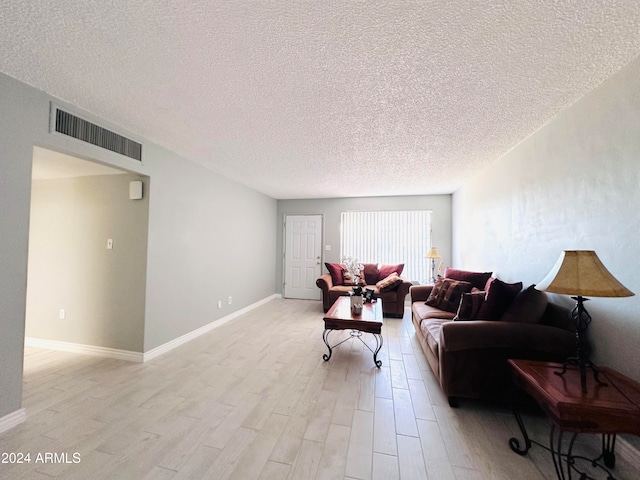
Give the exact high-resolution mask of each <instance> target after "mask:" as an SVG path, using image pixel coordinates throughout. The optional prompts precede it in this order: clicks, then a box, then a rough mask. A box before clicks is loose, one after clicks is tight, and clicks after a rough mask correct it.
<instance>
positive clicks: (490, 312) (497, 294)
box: [476, 278, 522, 320]
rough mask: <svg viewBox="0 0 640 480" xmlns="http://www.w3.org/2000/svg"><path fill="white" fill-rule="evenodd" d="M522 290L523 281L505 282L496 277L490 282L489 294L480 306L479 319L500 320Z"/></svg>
mask: <svg viewBox="0 0 640 480" xmlns="http://www.w3.org/2000/svg"><path fill="white" fill-rule="evenodd" d="M520 290H522V282H517V283H505V282H503V281H502V280H498V279H497V278H494V279H493V280H491V282H490V283H488V288H487V296H486V298H485V300H484V303H483V304H482V307H480V311H479V312H478V315H477V317H476V318H477V319H482V320H500V317H502V314H503V313H504V312H505V310H506V309H507V308H508V307H509V305H511V302H512V301H513V299H514V298H515V297H516V295H517V294H518V293H519V292H520Z"/></svg>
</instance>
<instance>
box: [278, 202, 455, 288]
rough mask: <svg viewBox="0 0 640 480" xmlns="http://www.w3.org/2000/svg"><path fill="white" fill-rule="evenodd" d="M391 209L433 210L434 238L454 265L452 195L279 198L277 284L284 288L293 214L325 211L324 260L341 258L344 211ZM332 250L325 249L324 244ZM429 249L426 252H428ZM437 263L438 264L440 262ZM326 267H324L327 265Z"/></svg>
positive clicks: (447, 261) (332, 260) (448, 264)
mask: <svg viewBox="0 0 640 480" xmlns="http://www.w3.org/2000/svg"><path fill="white" fill-rule="evenodd" d="M385 210H387V211H389V210H432V211H433V213H432V216H431V225H432V231H433V238H432V242H433V245H434V246H437V247H438V251H439V252H440V254H441V255H442V260H443V261H444V262H445V264H446V265H447V266H450V265H451V195H419V196H405V197H362V198H325V199H315V200H279V201H278V228H279V230H278V240H277V251H276V258H277V259H278V263H277V288H278V291H282V282H283V278H282V266H283V265H282V258H283V225H284V216H285V215H287V214H289V215H293V214H300V215H302V214H317V215H323V222H324V224H323V243H322V245H323V251H322V254H323V258H322V262H323V263H324V262H339V261H340V214H341V213H342V212H346V211H358V212H375V211H385ZM325 245H330V246H331V250H330V251H325V250H324V246H325ZM426 253H427V252H425V254H426ZM436 266H437V265H436ZM323 271H324V267H323Z"/></svg>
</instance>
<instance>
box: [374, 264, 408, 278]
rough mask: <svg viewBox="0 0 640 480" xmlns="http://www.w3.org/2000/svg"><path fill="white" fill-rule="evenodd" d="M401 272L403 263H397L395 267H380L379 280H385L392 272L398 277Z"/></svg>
mask: <svg viewBox="0 0 640 480" xmlns="http://www.w3.org/2000/svg"><path fill="white" fill-rule="evenodd" d="M402 270H404V263H399V264H397V265H380V268H379V270H378V275H379V279H383V278H387V277H388V276H389V275H391V274H392V273H393V272H395V273H397V274H398V276H400V275H402Z"/></svg>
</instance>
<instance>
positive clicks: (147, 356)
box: [142, 293, 282, 362]
mask: <svg viewBox="0 0 640 480" xmlns="http://www.w3.org/2000/svg"><path fill="white" fill-rule="evenodd" d="M276 298H282V295H280V294H279V293H276V294H273V295H271V296H269V297H267V298H263V299H262V300H259V301H258V302H256V303H252V304H251V305H249V306H248V307H245V308H241V309H240V310H236V311H235V312H233V313H230V314H229V315H227V316H225V317H222V318H219V319H218V320H214V321H213V322H211V323H208V324H207V325H204V326H202V327H200V328H197V329H196V330H193V331H191V332H189V333H186V334H184V335H182V336H181V337H178V338H175V339H173V340H171V341H170V342H167V343H165V344H163V345H160V346H159V347H156V348H153V349H151V350H149V351H148V352H145V353H144V354H143V360H142V361H143V362H148V361H149V360H152V359H154V358H157V357H159V356H160V355H163V354H165V353H167V352H169V351H171V350H173V349H174V348H178V347H179V346H181V345H184V344H185V343H187V342H190V341H191V340H193V339H195V338H198V337H199V336H201V335H204V334H205V333H208V332H210V331H211V330H213V329H214V328H218V327H221V326H222V325H224V324H225V323H228V322H230V321H231V320H233V319H235V318H238V317H240V316H241V315H244V314H245V313H248V312H250V311H251V310H253V309H255V308H258V307H259V306H261V305H264V304H265V303H267V302H270V301H271V300H274V299H276Z"/></svg>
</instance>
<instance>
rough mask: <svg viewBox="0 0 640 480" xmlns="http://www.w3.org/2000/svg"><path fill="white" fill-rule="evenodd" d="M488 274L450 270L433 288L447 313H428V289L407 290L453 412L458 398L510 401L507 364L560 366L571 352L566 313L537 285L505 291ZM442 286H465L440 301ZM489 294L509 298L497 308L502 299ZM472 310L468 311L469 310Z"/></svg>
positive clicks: (415, 321)
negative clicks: (515, 361)
mask: <svg viewBox="0 0 640 480" xmlns="http://www.w3.org/2000/svg"><path fill="white" fill-rule="evenodd" d="M490 275H491V274H490V273H484V274H483V273H475V272H464V271H460V270H452V269H448V270H447V272H446V273H445V278H444V279H439V280H438V282H436V285H435V287H440V288H439V296H440V299H441V300H443V302H444V306H445V307H447V309H441V308H438V306H433V305H435V304H437V303H438V298H437V297H438V292H434V286H433V285H420V286H413V287H411V290H410V296H411V311H412V321H413V324H414V327H415V329H416V335H417V337H418V340H419V343H420V346H421V347H422V350H423V351H424V354H425V356H426V358H427V362H428V363H429V366H430V367H431V370H433V373H434V374H435V375H436V377H437V378H438V381H439V383H440V386H441V387H442V390H443V391H444V393H445V395H446V396H447V398H448V400H449V404H450V405H451V406H457V399H458V397H467V398H479V399H489V400H508V399H509V391H510V387H511V385H512V379H511V373H510V371H509V368H508V366H507V359H509V358H520V359H534V360H547V361H557V362H562V361H564V360H566V358H567V357H569V356H571V355H572V354H574V353H575V333H574V329H573V326H572V323H571V321H570V318H569V312H568V310H567V309H565V308H563V307H560V306H558V305H555V304H553V303H551V302H548V300H547V296H546V294H545V293H544V292H540V291H538V290H535V288H533V287H534V285H531V286H530V287H529V288H526V289H524V290H520V287H521V285H522V284H521V283H520V284H512V285H510V284H505V283H504V282H501V281H500V280H498V279H493V278H490ZM456 278H459V279H463V280H456ZM486 279H488V280H486ZM445 283H446V284H448V285H449V287H451V284H453V283H456V284H457V286H459V285H460V284H462V287H463V288H462V290H464V292H462V293H461V292H460V291H458V292H454V291H453V290H452V288H448V289H445V290H448V291H446V292H445V293H444V294H443V293H442V287H443V286H444V284H445ZM468 284H471V286H469V285H468ZM492 288H493V289H494V292H501V293H502V294H504V293H505V291H507V290H510V292H509V293H508V294H506V295H502V297H503V298H502V303H500V302H499V301H496V297H500V296H501V295H498V294H494V295H492V296H491V295H490V293H491V289H492ZM516 290H520V291H519V292H518V293H515V291H516ZM432 292H433V293H435V295H434V294H432ZM457 294H459V296H458V298H459V300H456V298H455V297H456V295H457ZM462 297H464V299H463V298H462ZM490 297H493V298H490ZM425 302H429V303H431V305H427V304H426V303H425ZM447 302H451V303H450V304H449V305H447ZM456 302H457V304H458V309H457V310H455V311H453V310H454V308H451V305H452V304H455V303H456ZM469 305H472V308H471V310H470V309H468V308H466V307H468V306H469ZM483 307H484V309H483ZM490 315H494V316H493V317H490ZM472 317H475V318H472ZM478 318H480V319H478ZM465 320H467V321H465Z"/></svg>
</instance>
